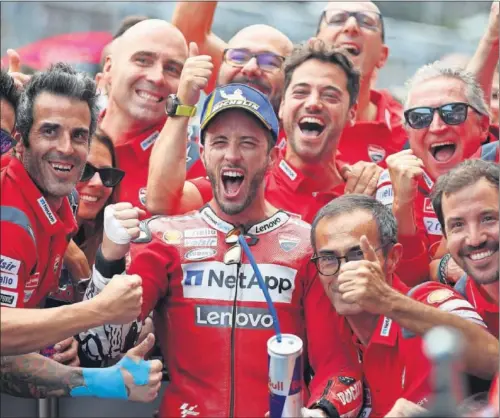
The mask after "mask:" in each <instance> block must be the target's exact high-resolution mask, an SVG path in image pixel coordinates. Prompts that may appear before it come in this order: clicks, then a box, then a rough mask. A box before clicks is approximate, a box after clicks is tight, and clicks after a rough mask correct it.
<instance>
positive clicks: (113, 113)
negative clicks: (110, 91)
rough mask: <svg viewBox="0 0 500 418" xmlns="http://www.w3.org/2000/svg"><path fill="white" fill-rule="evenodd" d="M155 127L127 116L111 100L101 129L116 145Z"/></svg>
mask: <svg viewBox="0 0 500 418" xmlns="http://www.w3.org/2000/svg"><path fill="white" fill-rule="evenodd" d="M153 126H154V125H151V124H149V123H146V124H145V123H144V122H143V121H139V120H136V119H133V118H131V117H130V116H128V115H126V114H125V113H124V112H123V111H122V110H121V109H119V108H118V106H117V105H116V104H115V102H114V101H113V100H111V99H110V101H109V104H108V107H107V109H106V113H105V114H104V117H103V119H102V121H101V124H100V127H101V129H102V130H103V131H104V132H106V134H108V135H109V137H110V138H111V139H112V140H113V143H114V144H115V145H118V144H121V143H124V142H126V141H127V140H128V139H129V138H131V137H134V136H138V135H140V134H142V133H143V132H146V131H149V130H150V129H151V128H153Z"/></svg>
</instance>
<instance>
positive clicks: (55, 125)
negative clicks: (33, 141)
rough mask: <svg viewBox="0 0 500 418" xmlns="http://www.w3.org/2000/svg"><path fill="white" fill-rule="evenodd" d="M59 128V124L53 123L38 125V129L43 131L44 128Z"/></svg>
mask: <svg viewBox="0 0 500 418" xmlns="http://www.w3.org/2000/svg"><path fill="white" fill-rule="evenodd" d="M60 127H61V125H60V124H59V123H55V122H43V123H42V124H41V125H40V128H39V129H44V128H51V129H58V128H60Z"/></svg>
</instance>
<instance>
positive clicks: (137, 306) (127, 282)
mask: <svg viewBox="0 0 500 418" xmlns="http://www.w3.org/2000/svg"><path fill="white" fill-rule="evenodd" d="M94 299H96V300H97V301H98V303H99V306H100V307H101V308H102V311H101V312H102V313H104V315H105V316H106V322H105V323H109V324H128V323H129V322H132V321H134V320H135V319H137V317H138V316H139V314H140V313H141V308H142V279H141V277H140V276H138V275H137V274H134V275H131V276H129V275H126V274H125V275H115V276H113V278H112V279H111V280H110V282H109V283H108V284H107V285H106V286H105V287H104V289H103V290H102V292H101V293H99V294H98V295H97V296H96V297H95V298H94Z"/></svg>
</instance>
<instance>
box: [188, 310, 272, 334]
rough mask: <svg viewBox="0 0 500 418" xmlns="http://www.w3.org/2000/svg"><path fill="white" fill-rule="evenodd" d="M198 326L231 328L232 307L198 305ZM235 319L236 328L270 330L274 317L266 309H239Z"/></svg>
mask: <svg viewBox="0 0 500 418" xmlns="http://www.w3.org/2000/svg"><path fill="white" fill-rule="evenodd" d="M195 309H196V311H195V312H196V325H198V326H202V327H220V328H231V327H232V325H233V312H232V309H233V308H232V306H211V305H196V308H195ZM235 315H236V317H235V318H234V321H235V327H236V328H251V329H269V328H271V327H272V326H273V317H272V316H271V315H270V314H269V312H268V310H267V309H265V308H247V307H239V308H237V310H236V313H235Z"/></svg>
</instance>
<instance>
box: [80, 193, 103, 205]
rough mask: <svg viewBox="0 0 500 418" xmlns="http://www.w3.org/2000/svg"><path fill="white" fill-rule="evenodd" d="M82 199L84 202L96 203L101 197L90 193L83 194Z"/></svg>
mask: <svg viewBox="0 0 500 418" xmlns="http://www.w3.org/2000/svg"><path fill="white" fill-rule="evenodd" d="M80 200H83V201H84V202H89V203H95V202H97V201H98V200H99V197H97V196H92V195H88V194H81V195H80Z"/></svg>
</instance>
